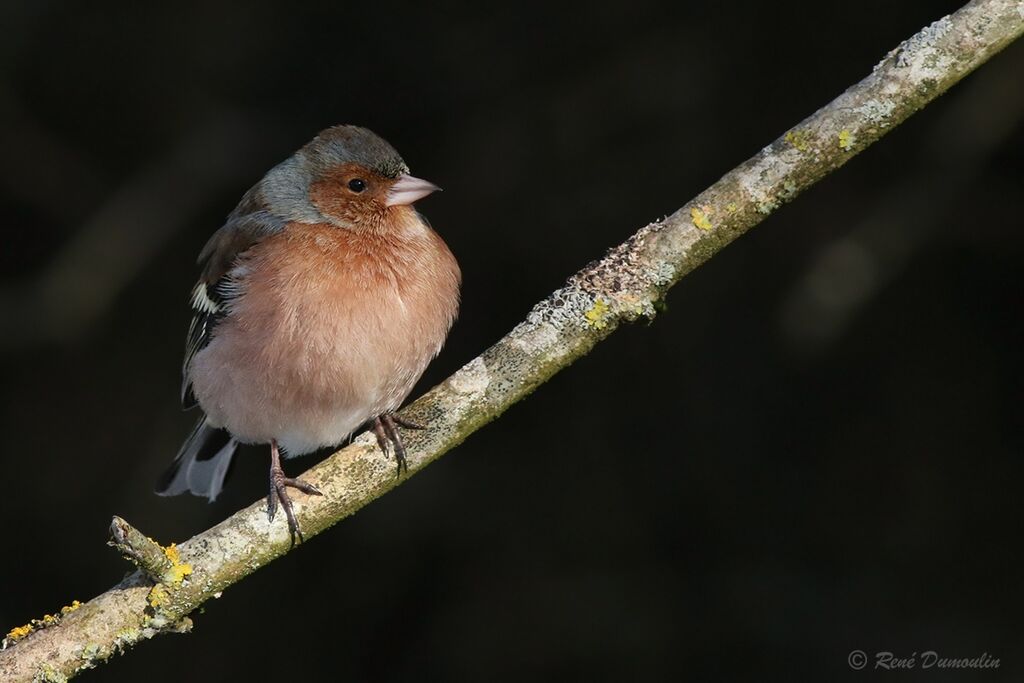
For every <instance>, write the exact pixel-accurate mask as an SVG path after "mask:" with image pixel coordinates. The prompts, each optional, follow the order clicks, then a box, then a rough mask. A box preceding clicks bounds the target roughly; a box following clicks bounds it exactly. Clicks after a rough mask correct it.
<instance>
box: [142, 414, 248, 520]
mask: <svg viewBox="0 0 1024 683" xmlns="http://www.w3.org/2000/svg"><path fill="white" fill-rule="evenodd" d="M237 448H238V442H237V441H235V439H234V438H232V437H231V436H230V435H228V434H227V433H226V432H225V431H224V430H221V429H216V428H214V427H211V426H210V425H209V424H207V422H206V417H205V416H203V417H202V418H201V419H200V420H199V422H198V423H197V424H196V427H195V429H193V430H192V434H191V435H190V436H189V438H188V439H187V440H186V441H185V443H184V445H182V447H181V450H180V451H178V455H177V457H175V458H174V462H173V463H171V466H170V467H169V468H168V469H167V471H165V472H164V473H163V475H162V476H161V477H160V479H159V481H157V485H156V493H157V494H158V495H161V496H177V495H180V494H182V493H192V494H194V495H196V496H203V497H205V498H209V499H210V502H211V503H212V502H213V501H214V500H215V499H216V498H217V495H218V494H219V493H220V491H221V489H222V488H224V478H225V477H226V476H227V474H228V469H229V468H230V466H231V459H232V457H233V456H234V454H235V449H237ZM214 449H216V450H214ZM211 451H212V454H211Z"/></svg>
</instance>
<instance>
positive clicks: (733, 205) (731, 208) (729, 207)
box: [725, 202, 740, 213]
mask: <svg viewBox="0 0 1024 683" xmlns="http://www.w3.org/2000/svg"><path fill="white" fill-rule="evenodd" d="M739 208H740V207H738V206H737V205H736V202H729V203H728V204H726V205H725V210H726V211H728V212H729V213H736V211H737V210H738V209H739Z"/></svg>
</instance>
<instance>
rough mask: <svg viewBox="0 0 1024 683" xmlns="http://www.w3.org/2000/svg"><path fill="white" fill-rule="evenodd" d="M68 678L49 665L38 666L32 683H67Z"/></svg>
mask: <svg viewBox="0 0 1024 683" xmlns="http://www.w3.org/2000/svg"><path fill="white" fill-rule="evenodd" d="M67 680H68V677H67V676H65V675H64V674H62V673H61V672H59V671H57V670H56V669H54V668H53V667H52V666H50V665H49V664H40V665H39V668H38V669H37V670H36V674H35V676H33V677H32V683H67Z"/></svg>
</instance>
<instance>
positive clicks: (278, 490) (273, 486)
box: [267, 441, 323, 547]
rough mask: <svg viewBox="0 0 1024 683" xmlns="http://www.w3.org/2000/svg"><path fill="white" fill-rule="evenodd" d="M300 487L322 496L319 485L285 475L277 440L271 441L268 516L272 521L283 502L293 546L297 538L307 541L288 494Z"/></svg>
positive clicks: (310, 493) (301, 489)
mask: <svg viewBox="0 0 1024 683" xmlns="http://www.w3.org/2000/svg"><path fill="white" fill-rule="evenodd" d="M289 487H291V488H293V489H298V490H300V491H302V492H303V493H306V494H308V495H311V496H322V495H323V494H322V493H321V492H320V490H319V489H317V487H315V486H313V485H312V484H307V483H306V482H304V481H302V480H300V479H292V478H290V477H287V476H285V473H284V470H283V469H282V468H281V452H280V450H278V447H277V441H271V442H270V494H269V495H268V496H267V517H268V519H270V521H271V522H273V521H274V515H275V514H277V504H278V502H280V503H281V507H282V508H283V509H284V514H285V517H287V519H288V534H289V535H290V536H291V539H292V547H294V546H295V539H296V538H298V539H299V542H300V543H303V542H305V540H306V539H305V538H303V536H302V530H301V529H299V522H298V520H296V519H295V510H294V509H293V506H292V499H291V497H290V496H289V495H288V488H289Z"/></svg>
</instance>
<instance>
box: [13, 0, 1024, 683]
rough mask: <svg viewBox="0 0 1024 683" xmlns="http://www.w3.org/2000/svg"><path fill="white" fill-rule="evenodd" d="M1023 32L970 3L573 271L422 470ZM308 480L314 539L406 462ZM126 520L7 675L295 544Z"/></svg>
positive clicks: (481, 383) (206, 590) (437, 432)
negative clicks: (154, 531)
mask: <svg viewBox="0 0 1024 683" xmlns="http://www.w3.org/2000/svg"><path fill="white" fill-rule="evenodd" d="M1022 32H1024V0H974V1H973V2H970V3H968V4H967V5H966V6H964V7H963V8H962V9H960V10H959V11H958V12H956V13H955V14H953V15H951V16H948V17H945V18H943V19H940V20H939V21H937V22H935V23H933V24H932V25H930V26H928V27H927V28H925V29H924V30H922V31H921V32H920V33H918V34H916V35H915V36H913V37H912V38H910V39H909V40H907V41H905V42H904V43H903V44H901V45H900V46H899V47H897V48H896V49H895V50H893V51H892V52H891V53H889V55H887V56H886V58H885V59H884V60H883V61H882V62H881V63H880V64H879V65H878V66H876V67H875V69H874V71H873V72H872V73H871V74H870V75H869V76H868V77H867V78H865V79H864V80H862V81H861V82H860V83H858V84H856V85H854V86H853V87H851V88H850V89H849V90H847V91H846V92H845V93H843V94H842V95H840V96H839V97H838V98H836V99H835V100H834V101H833V102H831V103H830V104H829V105H828V106H826V107H824V108H823V109H821V110H819V111H818V112H816V113H814V114H813V115H811V116H810V117H808V118H807V119H805V120H804V121H802V122H800V123H799V124H798V125H797V126H795V127H794V128H792V129H791V130H789V131H788V132H787V133H786V134H785V135H783V136H782V137H781V138H779V139H778V140H776V141H775V142H773V143H772V144H770V145H769V146H768V147H765V148H764V149H763V150H762V151H761V152H760V153H758V154H757V155H756V156H754V157H753V158H752V159H750V160H748V161H746V162H744V163H743V164H741V165H740V166H738V167H737V168H736V169H734V170H733V171H731V172H730V173H728V174H727V175H726V176H724V177H723V178H722V179H721V180H719V181H718V182H717V183H715V184H714V185H712V186H711V187H710V188H708V189H707V190H705V191H704V192H703V193H701V194H700V195H698V196H697V197H696V198H695V199H694V200H692V201H691V202H690V203H688V204H686V205H685V206H683V207H682V208H681V209H679V210H678V211H676V212H675V213H674V214H672V215H671V216H669V217H667V218H665V219H664V220H661V221H658V222H655V223H652V224H650V225H648V226H646V227H644V228H642V229H641V230H639V231H638V232H637V233H636V234H635V235H633V236H632V237H630V238H629V239H628V240H627V241H626V242H624V243H623V244H621V245H619V246H618V247H615V248H614V249H612V250H611V251H610V252H609V253H608V254H607V255H606V256H605V257H604V258H603V259H601V260H600V261H597V262H594V263H592V264H590V265H588V266H587V267H586V268H584V269H583V270H581V271H580V272H579V273H577V274H575V275H574V276H572V277H571V278H570V279H569V281H568V282H567V283H566V285H565V286H564V287H562V288H561V289H559V290H557V291H556V292H554V293H553V294H551V295H550V296H549V297H548V298H547V299H545V300H544V301H542V302H540V303H539V304H537V305H536V306H535V307H534V308H533V310H532V311H530V313H529V315H528V316H527V318H526V320H525V321H523V322H522V323H520V324H519V325H518V326H516V328H515V329H513V330H512V331H511V332H509V333H508V334H507V335H506V336H505V337H504V338H502V339H501V340H500V341H499V342H498V343H497V344H495V345H494V346H492V347H491V348H489V349H487V350H486V351H485V352H484V353H483V354H482V355H480V356H479V357H477V358H475V359H474V360H472V361H471V362H470V363H468V364H467V365H466V366H465V367H463V368H462V369H461V370H459V371H458V372H456V373H455V374H454V375H452V376H451V377H450V378H449V379H447V380H446V381H445V382H443V383H442V384H440V385H439V386H437V387H435V388H434V389H432V390H431V391H429V392H428V393H427V394H426V395H425V396H423V397H422V398H420V399H419V400H417V401H416V402H415V403H413V404H412V405H411V406H409V408H408V410H407V411H406V414H407V416H408V417H409V418H410V419H412V420H415V421H416V422H420V423H423V424H427V425H430V428H429V429H428V430H425V431H423V432H416V433H411V434H410V435H409V438H408V442H407V447H408V464H409V473H410V475H411V474H415V473H416V472H418V471H419V470H420V469H421V468H423V467H425V466H426V465H428V464H429V463H430V462H432V461H433V460H435V459H436V458H439V457H440V456H441V455H442V454H444V453H445V452H447V451H448V450H450V449H452V448H454V447H455V446H457V445H458V444H459V443H461V442H462V440H463V439H465V438H466V437H467V436H469V435H470V434H472V433H473V432H474V431H476V430H477V429H479V428H480V427H481V426H483V425H485V424H486V423H488V422H490V421H491V420H493V419H494V418H496V417H497V416H498V415H500V414H501V413H502V412H504V411H505V410H506V409H507V408H508V407H509V406H511V405H513V404H514V403H516V402H517V401H519V400H520V399H521V398H523V397H524V396H526V395H527V394H529V393H530V392H531V391H533V390H534V389H536V388H537V387H538V386H539V385H541V384H542V383H543V382H545V381H546V380H547V379H548V378H550V377H551V376H552V375H554V374H555V373H556V372H558V371H559V370H560V369H562V368H563V367H565V366H567V365H569V364H570V363H572V362H573V361H574V360H576V359H577V358H579V357H580V356H582V355H584V354H586V353H587V352H588V351H590V349H591V348H593V346H594V345H595V344H597V343H598V342H599V341H601V340H602V339H604V338H605V337H607V336H608V335H609V334H611V333H612V332H613V331H615V329H616V328H618V327H619V325H621V324H622V323H624V322H627V321H631V320H635V319H637V318H640V317H647V318H651V317H653V316H654V315H655V311H656V309H657V307H658V304H659V302H660V300H661V299H662V297H663V296H664V295H665V293H666V291H667V290H668V289H669V288H670V287H671V286H672V285H674V284H675V283H676V282H678V281H679V279H680V278H682V277H683V276H684V275H686V274H687V273H688V272H690V271H691V270H693V269H694V268H696V267H697V266H698V265H700V264H701V263H703V262H704V261H706V260H707V259H708V258H710V257H711V256H712V255H714V254H715V253H717V252H718V250H720V249H721V248H722V247H724V246H725V245H727V244H729V243H730V242H731V241H732V240H734V239H736V238H737V237H738V236H739V235H741V234H743V233H744V232H745V231H746V230H748V229H749V228H751V227H753V226H754V225H756V224H758V223H759V222H761V221H762V220H764V218H765V217H766V216H768V215H769V214H771V213H772V212H773V211H775V210H776V209H777V208H778V207H779V206H781V205H782V204H783V203H785V202H787V201H789V200H791V199H793V198H794V197H796V196H797V195H798V194H799V193H800V192H802V191H803V190H805V189H807V188H808V187H809V186H811V185H812V184H813V183H815V182H816V181H818V180H819V179H821V178H822V177H824V176H825V175H826V174H828V173H830V172H831V171H833V170H834V169H836V168H838V167H839V166H841V165H842V164H844V163H846V161H848V160H849V159H850V158H852V157H853V156H854V155H855V154H857V153H859V152H861V151H862V150H864V149H865V148H867V147H868V146H869V145H871V144H872V143H873V142H875V141H876V140H877V139H879V138H880V137H881V136H883V135H884V134H885V133H887V132H888V131H890V130H892V129H893V128H894V127H895V126H897V125H898V124H899V123H901V122H902V121H904V120H905V119H906V118H907V117H909V116H910V115H911V114H913V113H914V112H915V111H917V110H918V109H920V108H922V107H924V106H925V105H926V104H928V103H929V102H931V101H932V100H934V99H935V98H936V97H938V96H939V95H940V94H942V93H943V92H944V91H945V90H946V89H948V88H949V87H950V86H952V85H953V84H954V83H956V82H957V81H959V80H960V79H961V78H963V77H964V76H965V75H966V74H968V73H969V72H971V71H972V70H973V69H975V68H976V67H978V66H979V65H980V64H982V63H984V62H985V60H987V59H988V58H989V57H991V56H992V55H993V54H995V53H996V52H998V51H999V50H1000V49H1002V48H1003V47H1005V46H1006V45H1007V44H1008V43H1010V42H1011V41H1012V40H1013V39H1015V38H1017V37H1018V36H1020V34H1021V33H1022ZM303 478H304V479H305V480H306V481H308V482H309V483H311V484H314V485H315V486H317V487H318V488H319V489H320V490H321V491H323V493H324V495H323V496H322V497H305V496H301V497H299V498H297V499H296V501H295V507H296V514H297V516H298V519H299V522H300V524H301V525H302V529H303V531H304V532H305V534H306V537H307V538H312V537H313V536H315V535H317V534H319V533H320V532H321V531H323V530H324V529H326V528H328V527H329V526H331V525H333V524H335V523H337V522H338V521H340V520H341V519H344V518H345V517H347V516H348V515H350V514H352V513H353V512H355V511H356V510H358V509H359V508H361V507H362V506H363V505H366V504H367V503H369V502H370V501H372V500H373V499H375V498H377V497H378V496H381V495H383V494H384V493H386V492H387V491H389V490H390V489H392V488H393V487H394V486H396V485H397V483H398V481H397V480H396V479H395V475H394V470H393V467H392V465H391V463H390V462H388V461H387V460H386V459H385V458H384V457H383V456H382V454H381V453H380V451H379V450H377V447H376V444H375V442H374V440H373V439H372V438H371V437H370V436H368V435H366V434H364V435H362V436H361V437H359V438H358V439H356V441H355V442H354V443H353V444H352V445H350V446H349V447H347V448H345V449H343V450H341V451H339V452H338V453H335V454H334V455H333V456H331V457H330V458H328V459H327V460H325V461H324V462H322V463H320V464H319V465H317V466H316V467H314V468H312V469H311V470H310V471H309V472H307V473H306V474H305V475H303ZM402 481H404V478H403V480H402ZM114 526H115V536H116V539H115V542H116V543H117V544H118V546H119V547H120V548H121V549H122V551H123V552H124V553H125V554H127V555H128V556H129V557H131V558H133V559H134V560H135V561H137V562H138V563H139V565H140V566H141V567H142V568H143V569H142V570H139V571H137V572H136V573H134V574H132V575H131V576H129V577H128V578H126V579H125V580H124V581H122V582H121V583H120V584H118V585H117V586H115V587H113V588H111V589H110V590H109V591H107V592H106V593H103V594H102V595H100V596H98V597H96V598H94V599H92V600H90V601H89V602H88V603H86V604H84V605H81V606H79V607H77V608H76V609H69V610H68V611H67V613H66V614H65V615H64V616H63V617H62V618H60V617H53V618H51V619H50V620H49V622H52V623H49V622H48V623H44V622H47V620H46V619H44V620H37V621H36V622H33V624H32V625H30V626H31V628H29V627H22V628H20V629H15V630H14V631H12V632H11V633H10V634H9V636H8V638H7V639H6V640H5V641H4V643H5V647H6V649H5V651H4V652H0V678H2V679H3V680H4V681H31V680H33V679H35V680H54V681H57V680H66V678H69V677H71V676H74V675H75V674H76V673H78V672H79V671H82V670H84V669H87V668H91V667H93V666H95V665H96V664H98V663H100V662H103V661H105V660H106V659H108V658H109V657H110V656H111V655H113V654H115V653H118V652H121V651H123V650H125V649H127V648H128V647H130V646H132V645H134V644H136V643H138V642H139V641H141V640H144V639H147V638H150V637H152V636H153V635H156V634H159V633H162V632H166V631H183V630H187V629H188V628H190V626H191V622H190V621H189V619H188V615H189V614H190V613H191V612H193V611H194V610H195V609H196V608H198V607H199V606H200V605H202V604H203V603H204V602H206V601H207V600H209V599H210V598H213V597H219V596H220V594H221V591H223V590H224V589H226V588H228V587H229V586H231V585H232V584H234V583H235V582H237V581H239V580H241V579H242V578H244V577H245V576H247V575H249V574H251V573H252V572H254V571H256V570H257V569H259V568H260V567H262V566H264V565H265V564H267V563H268V562H270V561H271V560H274V559H275V558H277V557H279V556H281V555H283V554H285V553H286V552H287V551H288V550H289V535H288V529H287V526H286V524H285V522H284V519H283V516H280V515H279V516H278V518H277V520H276V522H275V523H273V524H270V523H268V521H267V515H266V507H265V502H264V501H262V500H261V501H259V502H257V503H254V504H253V505H250V506H249V507H247V508H245V509H244V510H241V511H239V512H238V513H236V514H234V515H233V516H231V517H230V518H228V519H226V520H225V521H223V522H221V523H220V524H218V525H217V526H215V527H213V528H211V529H209V530H207V531H205V532H203V533H201V534H199V535H197V536H195V537H193V538H192V539H190V540H188V541H186V542H185V543H182V544H181V545H180V546H179V547H178V548H177V549H176V550H177V552H174V550H175V549H174V548H173V546H172V547H171V548H167V549H164V548H160V547H159V546H158V545H156V544H155V543H153V542H152V541H149V540H148V539H146V538H145V536H143V535H142V534H141V533H138V532H135V531H134V529H131V527H129V526H128V525H127V523H124V522H123V520H120V521H119V520H115V524H114ZM129 530H130V531H129ZM133 532H134V533H133ZM164 560H166V562H165V561H164ZM150 576H152V577H153V578H152V579H151V578H149V577H150ZM154 580H157V581H159V582H158V583H154ZM26 633H27V635H26Z"/></svg>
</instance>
